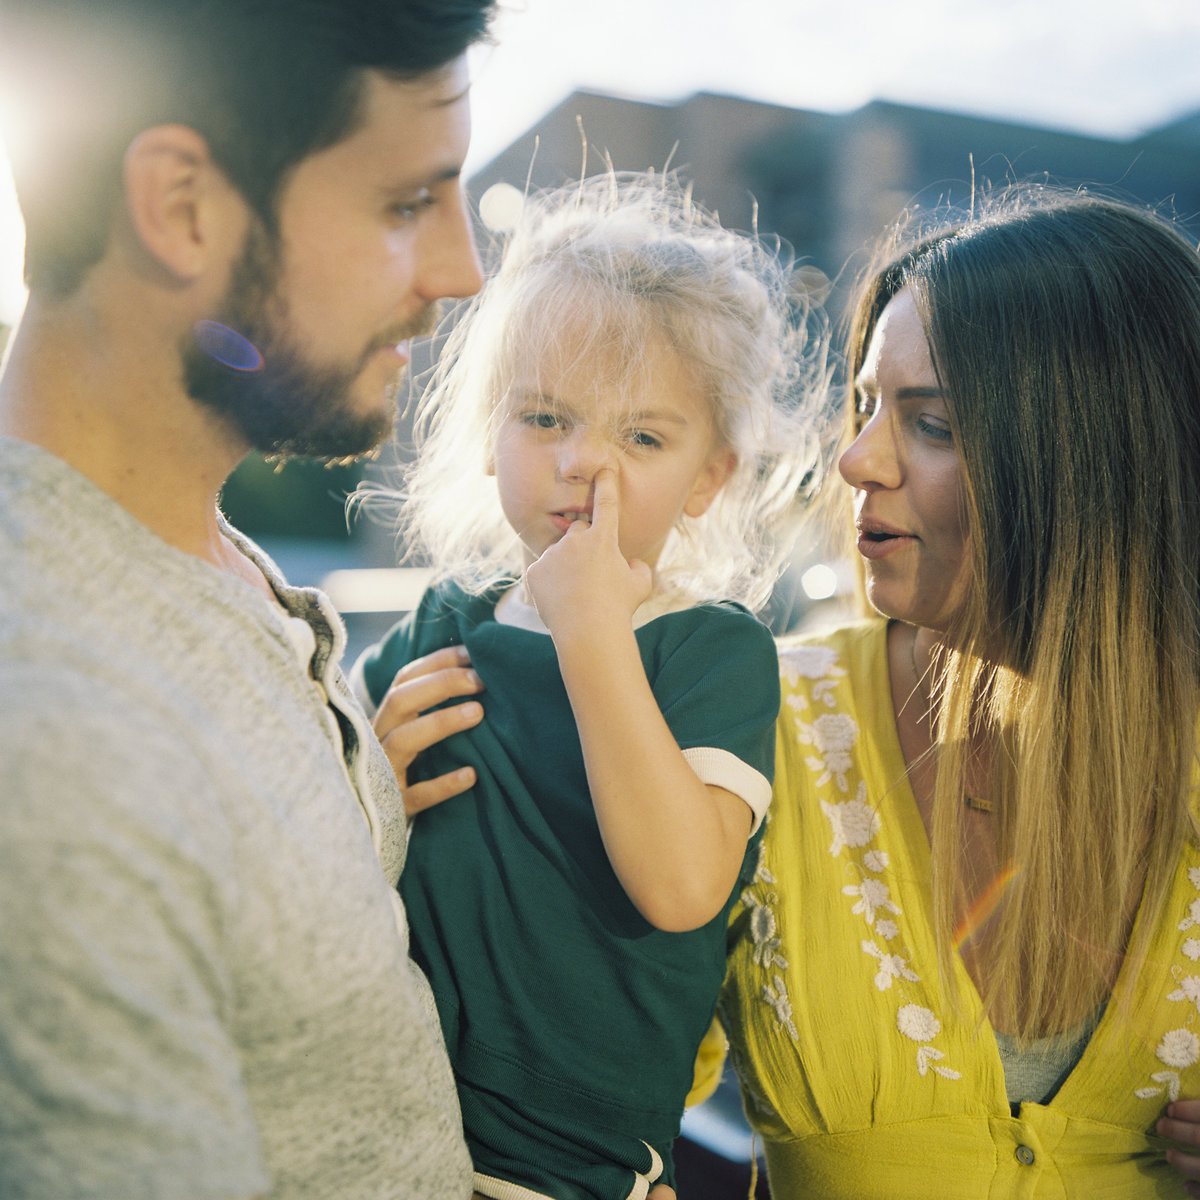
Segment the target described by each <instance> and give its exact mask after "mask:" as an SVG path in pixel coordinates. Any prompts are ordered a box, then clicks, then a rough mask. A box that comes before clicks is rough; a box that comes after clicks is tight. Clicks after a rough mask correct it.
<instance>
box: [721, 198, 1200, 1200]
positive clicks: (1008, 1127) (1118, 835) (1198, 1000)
mask: <svg viewBox="0 0 1200 1200" xmlns="http://www.w3.org/2000/svg"><path fill="white" fill-rule="evenodd" d="M849 359H850V362H849V367H850V378H851V379H852V382H853V389H852V400H851V425H852V435H853V441H852V443H851V444H850V445H849V447H848V448H847V449H846V450H845V452H844V453H843V455H842V458H841V460H840V463H839V467H840V471H841V474H842V476H843V477H844V479H845V481H846V482H847V483H848V484H850V486H851V488H852V489H853V494H854V509H855V525H856V527H857V536H858V542H857V552H858V554H859V556H860V558H861V561H862V566H863V571H864V576H865V586H866V596H867V599H868V600H869V602H870V604H871V606H872V608H873V609H874V610H875V611H876V612H877V613H878V614H879V617H880V618H881V619H876V620H872V621H869V622H866V623H863V624H859V625H857V626H853V627H850V628H846V629H841V630H837V631H835V632H833V633H830V634H827V635H824V636H820V637H813V638H809V639H807V640H804V641H801V642H799V643H797V644H796V645H794V646H792V647H791V648H790V649H785V651H784V653H783V655H782V671H783V681H784V704H783V709H782V715H781V718H780V724H779V744H778V754H777V763H776V783H775V799H774V802H773V806H772V811H771V817H770V822H769V825H768V830H767V835H766V844H765V847H764V853H763V857H762V860H761V863H760V866H759V870H758V874H757V877H756V880H755V882H754V884H753V885H752V886H751V887H750V888H749V889H747V891H746V892H745V893H744V894H743V897H742V907H741V912H740V915H739V916H737V917H735V926H734V928H735V930H736V931H737V933H738V934H739V937H738V939H737V941H736V944H735V946H734V949H733V952H732V957H731V960H730V975H729V979H728V982H727V985H726V990H725V994H724V996H723V1000H722V1005H721V1016H722V1020H723V1023H724V1025H725V1028H726V1031H727V1033H728V1035H729V1038H730V1041H731V1044H732V1054H733V1060H734V1063H735V1066H736V1067H737V1070H738V1073H739V1075H740V1077H741V1080H742V1085H743V1091H744V1096H745V1100H746V1106H747V1111H748V1114H749V1116H750V1118H751V1121H752V1123H753V1124H754V1126H755V1127H756V1128H757V1130H758V1131H759V1132H760V1133H761V1135H762V1137H763V1139H764V1141H765V1143H766V1152H767V1162H768V1167H769V1171H770V1182H771V1189H772V1195H773V1196H774V1197H775V1200H791V1198H793V1197H795V1198H799V1197H802V1196H803V1197H809V1196H821V1197H855V1198H856V1200H862V1198H863V1197H872V1196H878V1197H887V1198H888V1200H898V1198H903V1197H914V1198H918V1197H919V1198H920V1200H929V1198H930V1197H937V1196H953V1197H964V1196H981V1197H982V1196H1000V1195H1003V1196H1017V1195H1020V1196H1039V1197H1040V1196H1055V1197H1058V1196H1078V1197H1087V1198H1088V1200H1095V1198H1096V1197H1109V1196H1111V1197H1121V1198H1122V1200H1125V1198H1128V1197H1135V1196H1159V1195H1161V1196H1168V1195H1173V1196H1178V1195H1181V1194H1183V1185H1182V1184H1181V1182H1180V1180H1179V1177H1178V1175H1177V1174H1176V1173H1175V1171H1174V1170H1173V1169H1172V1166H1171V1164H1170V1163H1169V1162H1168V1158H1167V1153H1166V1151H1167V1147H1168V1144H1169V1143H1168V1141H1167V1140H1166V1138H1168V1137H1171V1138H1176V1139H1180V1140H1185V1141H1192V1140H1194V1139H1192V1138H1191V1136H1190V1135H1191V1134H1192V1133H1193V1132H1195V1129H1196V1127H1195V1126H1194V1125H1192V1124H1191V1123H1190V1121H1189V1118H1192V1119H1194V1118H1195V1117H1196V1116H1197V1112H1196V1111H1195V1109H1196V1108H1197V1107H1200V1106H1190V1105H1188V1104H1186V1103H1184V1104H1180V1105H1179V1106H1177V1107H1176V1109H1175V1111H1174V1116H1175V1117H1176V1118H1179V1119H1177V1120H1171V1119H1169V1118H1168V1119H1166V1120H1163V1121H1161V1123H1160V1124H1159V1125H1158V1126H1157V1130H1156V1122H1159V1121H1160V1118H1163V1117H1164V1113H1166V1112H1167V1110H1168V1105H1169V1104H1171V1102H1172V1101H1175V1100H1176V1099H1177V1098H1179V1097H1181V1096H1188V1095H1193V1096H1194V1095H1197V1094H1200V1065H1198V1064H1200V850H1198V849H1197V841H1196V824H1195V815H1194V809H1193V804H1194V802H1195V792H1194V788H1195V786H1196V776H1195V775H1194V762H1195V754H1196V732H1195V730H1196V720H1197V713H1198V712H1200V580H1198V563H1200V554H1198V550H1197V540H1196V539H1197V531H1198V528H1200V257H1198V256H1197V254H1196V252H1195V251H1194V250H1193V248H1192V247H1191V246H1189V245H1188V244H1187V243H1186V242H1185V241H1184V240H1183V239H1182V237H1180V236H1179V235H1178V234H1177V233H1176V232H1175V231H1174V230H1173V229H1172V228H1171V227H1170V226H1169V225H1167V224H1166V223H1165V222H1162V221H1160V220H1158V219H1157V218H1155V217H1153V216H1152V215H1150V214H1147V213H1144V212H1141V211H1137V210H1134V209H1132V208H1129V207H1126V206H1124V205H1121V204H1118V203H1113V202H1109V201H1105V200H1101V199H1097V198H1093V197H1091V196H1088V195H1071V196H1063V195H1060V194H1049V193H1045V192H1038V193H1028V192H1027V193H1024V194H1023V195H1020V196H1018V197H1016V198H1014V197H1011V196H1010V197H1008V198H1007V199H1006V200H1005V202H1004V203H1003V204H1002V205H1000V206H998V207H997V208H996V209H994V210H993V211H991V212H990V213H988V214H984V215H980V216H975V217H972V218H971V219H969V220H967V221H965V222H963V223H961V224H959V225H957V226H954V227H950V228H946V229H942V230H940V231H938V232H936V233H933V234H931V235H928V236H925V237H924V238H922V239H921V240H919V241H917V242H916V243H915V244H914V245H911V246H910V247H909V248H907V249H905V250H903V251H902V252H899V253H894V254H893V255H892V256H891V258H890V261H888V262H887V265H886V266H884V267H883V268H882V269H881V270H878V271H877V272H876V273H875V274H874V275H873V276H872V277H871V279H870V281H869V282H868V283H867V285H866V287H865V289H864V291H863V293H862V296H861V299H860V301H859V303H858V306H857V310H856V313H855V316H854V319H853V325H852V331H851V343H850V351H849ZM1170 1154H1171V1157H1172V1160H1173V1161H1174V1162H1175V1163H1176V1164H1177V1165H1178V1167H1179V1169H1180V1170H1182V1171H1183V1172H1184V1173H1185V1174H1187V1175H1189V1176H1190V1177H1200V1170H1197V1167H1200V1163H1198V1162H1197V1160H1195V1159H1194V1158H1191V1157H1190V1156H1186V1155H1181V1154H1180V1152H1179V1151H1178V1150H1171V1151H1170Z"/></svg>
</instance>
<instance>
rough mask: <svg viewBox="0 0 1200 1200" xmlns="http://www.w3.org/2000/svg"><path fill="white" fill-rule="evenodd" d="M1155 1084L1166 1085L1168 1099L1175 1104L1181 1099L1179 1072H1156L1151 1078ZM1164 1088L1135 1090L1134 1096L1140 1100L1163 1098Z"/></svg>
mask: <svg viewBox="0 0 1200 1200" xmlns="http://www.w3.org/2000/svg"><path fill="white" fill-rule="evenodd" d="M1150 1078H1151V1079H1153V1080H1154V1082H1155V1083H1165V1084H1166V1085H1167V1099H1168V1100H1169V1101H1170V1102H1171V1103H1172V1104H1173V1103H1174V1102H1175V1101H1176V1100H1178V1099H1179V1073H1178V1072H1177V1071H1156V1072H1155V1073H1154V1074H1153V1075H1151V1076H1150ZM1162 1093H1163V1090H1162V1088H1160V1087H1157V1088H1134V1091H1133V1094H1134V1095H1135V1096H1136V1097H1137V1098H1138V1099H1139V1100H1152V1099H1153V1098H1154V1097H1155V1096H1161V1095H1162Z"/></svg>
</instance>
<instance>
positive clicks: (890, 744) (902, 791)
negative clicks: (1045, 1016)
mask: <svg viewBox="0 0 1200 1200" xmlns="http://www.w3.org/2000/svg"><path fill="white" fill-rule="evenodd" d="M887 634H888V623H887V622H884V623H882V625H881V628H880V631H879V635H878V636H879V638H880V641H881V643H882V647H881V649H882V653H880V654H877V655H873V656H872V659H873V661H874V663H875V670H876V671H877V672H878V674H879V675H880V676H882V678H881V679H880V678H877V679H876V680H875V683H876V685H877V686H878V687H879V688H880V691H879V693H878V694H880V695H884V696H886V697H887V707H888V712H889V714H890V717H891V720H890V721H888V722H885V723H884V725H885V730H884V733H883V735H882V737H881V745H880V747H879V748H880V752H881V754H882V757H883V758H884V761H885V762H887V763H889V765H890V766H892V767H893V768H898V770H894V772H893V774H892V775H891V777H892V778H895V779H896V783H895V784H894V785H893V786H892V787H891V788H890V789H889V790H888V792H887V794H886V795H885V796H881V797H878V798H877V799H876V801H875V803H876V807H877V808H878V809H880V810H881V817H883V818H884V819H885V820H886V818H887V816H889V815H890V817H891V818H892V820H893V821H894V822H895V825H896V833H897V836H898V837H899V838H900V840H901V841H903V843H904V846H905V852H906V854H907V855H908V857H909V860H910V862H911V863H912V865H913V866H914V868H915V869H916V870H915V876H916V879H915V882H914V885H913V887H912V888H911V891H912V894H913V895H915V896H918V897H919V900H920V906H921V907H920V914H919V918H918V919H919V920H920V921H921V923H922V925H923V926H924V933H925V934H926V935H927V939H928V941H929V942H930V943H931V944H933V945H936V931H935V929H934V925H933V893H932V887H931V881H932V878H933V875H932V859H933V851H932V848H931V846H930V843H929V835H928V834H927V833H926V831H925V822H924V821H923V820H922V818H921V811H920V808H919V807H918V805H917V798H916V795H915V793H914V792H913V789H912V785H911V784H910V782H909V779H908V764H907V762H906V760H905V757H904V752H903V750H902V749H901V745H900V734H899V729H898V726H897V722H896V711H895V701H894V693H893V692H892V677H891V666H890V662H889V659H888V653H887V647H888V643H887ZM906 890H908V889H906ZM1174 891H1175V883H1174V881H1173V882H1172V887H1171V894H1173V893H1174ZM1168 903H1169V901H1168ZM1144 906H1145V901H1144V898H1143V900H1141V901H1139V902H1138V908H1137V913H1136V915H1135V917H1134V923H1133V926H1132V929H1131V931H1130V939H1131V941H1132V940H1135V939H1136V937H1137V934H1138V931H1139V929H1140V927H1141V924H1142V921H1143V917H1144V912H1143V910H1144ZM909 920H910V922H911V921H912V916H911V914H910V915H909ZM954 971H955V976H956V980H957V983H958V987H959V989H960V995H961V996H964V997H967V998H968V999H969V1004H968V1005H967V1007H968V1009H969V1012H968V1013H967V1014H959V1013H956V1012H954V1010H953V1008H952V1007H949V1006H947V1007H945V1008H943V1011H942V1014H941V1015H942V1018H943V1019H946V1020H951V1021H953V1022H954V1023H955V1024H960V1023H961V1022H962V1021H964V1020H966V1019H968V1018H969V1019H972V1020H977V1021H978V1023H979V1029H980V1032H981V1033H984V1032H986V1034H987V1043H988V1048H987V1050H986V1052H985V1053H986V1054H988V1055H989V1056H990V1057H991V1059H992V1066H993V1067H994V1068H995V1075H996V1077H997V1079H998V1080H999V1084H1000V1089H1001V1090H1000V1093H999V1095H997V1096H993V1097H991V1098H990V1099H991V1101H994V1102H995V1103H996V1105H997V1111H998V1112H1002V1113H1004V1114H1005V1115H1009V1114H1011V1108H1010V1105H1009V1102H1008V1096H1007V1093H1006V1092H1005V1091H1004V1065H1003V1062H1002V1060H1001V1056H1000V1047H999V1045H998V1044H997V1041H996V1033H995V1030H994V1029H993V1028H992V1023H991V1021H990V1020H989V1019H988V1016H987V1013H986V1012H985V1010H984V1005H983V997H982V995H981V994H980V991H979V988H978V987H977V986H976V984H975V980H974V979H972V978H971V973H970V972H969V971H968V970H967V966H966V963H965V962H964V961H963V957H962V955H961V954H960V953H959V951H958V950H957V949H955V950H954ZM1128 972H1129V959H1128V957H1126V958H1125V959H1124V960H1123V961H1122V963H1121V967H1120V969H1119V970H1118V972H1117V977H1116V979H1114V980H1113V986H1112V990H1111V992H1110V993H1109V996H1108V1000H1107V1002H1106V1004H1105V1008H1104V1012H1103V1013H1102V1014H1101V1017H1100V1020H1099V1022H1098V1023H1097V1025H1096V1028H1095V1029H1094V1030H1093V1031H1092V1035H1091V1037H1090V1038H1089V1039H1088V1043H1087V1045H1086V1046H1085V1047H1084V1048H1083V1053H1082V1054H1081V1055H1080V1056H1079V1058H1078V1060H1077V1061H1076V1063H1075V1065H1074V1067H1072V1069H1071V1071H1070V1073H1069V1074H1068V1075H1067V1077H1066V1078H1065V1079H1064V1080H1063V1081H1062V1083H1061V1085H1060V1086H1059V1088H1058V1089H1057V1091H1055V1093H1054V1095H1053V1096H1052V1097H1050V1099H1049V1100H1047V1101H1045V1102H1044V1103H1040V1102H1036V1101H1025V1102H1024V1103H1023V1104H1022V1106H1021V1107H1025V1106H1026V1105H1028V1104H1035V1103H1036V1104H1038V1106H1039V1107H1042V1108H1054V1107H1055V1105H1056V1104H1057V1102H1058V1101H1059V1099H1060V1098H1061V1097H1062V1096H1063V1095H1064V1094H1065V1093H1067V1092H1068V1091H1069V1089H1071V1087H1072V1084H1073V1082H1074V1081H1075V1080H1076V1079H1077V1078H1079V1077H1086V1075H1087V1072H1088V1070H1089V1067H1090V1057H1091V1055H1092V1054H1093V1052H1094V1048H1095V1047H1096V1045H1097V1044H1098V1043H1101V1044H1102V1043H1103V1042H1105V1041H1106V1040H1107V1038H1108V1036H1109V1034H1110V1033H1111V1028H1110V1027H1111V1026H1112V1024H1113V1023H1114V1022H1115V1021H1116V1020H1117V1019H1118V1017H1117V1015H1116V1014H1117V1010H1118V1009H1119V1008H1120V1004H1121V997H1122V994H1123V992H1124V991H1125V989H1126V987H1128V986H1130V985H1129V983H1128ZM939 990H940V989H939Z"/></svg>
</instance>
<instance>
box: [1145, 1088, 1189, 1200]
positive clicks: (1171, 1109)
mask: <svg viewBox="0 0 1200 1200" xmlns="http://www.w3.org/2000/svg"><path fill="white" fill-rule="evenodd" d="M1155 1129H1156V1131H1157V1132H1158V1135H1159V1137H1165V1138H1169V1139H1170V1140H1171V1141H1173V1142H1178V1143H1179V1146H1181V1147H1186V1149H1180V1148H1179V1147H1176V1146H1172V1147H1171V1148H1170V1149H1169V1150H1168V1151H1167V1162H1169V1163H1170V1164H1171V1166H1173V1167H1174V1168H1175V1170H1176V1171H1178V1172H1179V1174H1180V1175H1181V1176H1182V1177H1183V1179H1184V1185H1183V1192H1184V1195H1186V1196H1200V1153H1198V1152H1197V1147H1200V1100H1176V1101H1175V1102H1174V1103H1173V1104H1169V1105H1168V1106H1167V1115H1166V1116H1165V1117H1160V1118H1159V1119H1158V1122H1157V1124H1156V1125H1155Z"/></svg>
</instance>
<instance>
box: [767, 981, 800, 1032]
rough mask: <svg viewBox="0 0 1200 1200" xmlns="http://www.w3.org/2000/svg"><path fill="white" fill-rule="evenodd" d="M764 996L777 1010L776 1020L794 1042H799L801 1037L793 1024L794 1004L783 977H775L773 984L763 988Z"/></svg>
mask: <svg viewBox="0 0 1200 1200" xmlns="http://www.w3.org/2000/svg"><path fill="white" fill-rule="evenodd" d="M763 996H764V998H765V999H766V1001H767V1003H768V1004H769V1005H770V1006H771V1007H772V1008H773V1009H774V1010H775V1020H776V1021H777V1022H778V1023H779V1024H780V1025H781V1026H782V1027H783V1028H784V1029H786V1030H787V1031H788V1033H789V1034H791V1037H792V1041H793V1042H795V1041H799V1040H800V1035H799V1034H798V1033H797V1032H796V1026H795V1025H794V1024H793V1022H792V1002H791V1000H790V999H789V998H788V990H787V983H786V982H785V980H784V978H783V976H782V975H775V976H774V977H773V978H772V980H771V982H770V983H768V984H765V985H764V986H763Z"/></svg>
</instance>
